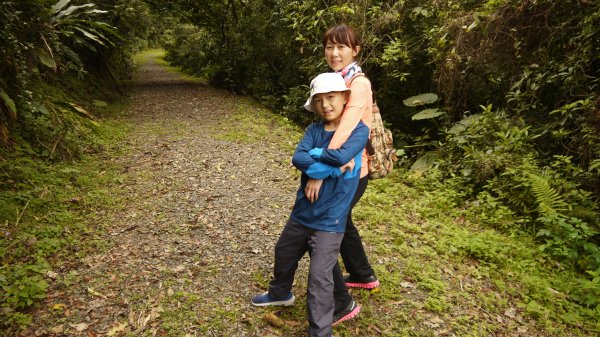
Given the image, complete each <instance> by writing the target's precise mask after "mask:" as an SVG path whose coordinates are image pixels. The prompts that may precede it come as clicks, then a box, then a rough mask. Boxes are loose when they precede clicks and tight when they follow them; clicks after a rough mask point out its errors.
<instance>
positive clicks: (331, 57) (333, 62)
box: [325, 42, 360, 71]
mask: <svg viewBox="0 0 600 337" xmlns="http://www.w3.org/2000/svg"><path fill="white" fill-rule="evenodd" d="M359 50H360V47H359V46H356V47H354V48H351V47H350V46H348V45H345V44H343V43H335V42H327V44H326V45H325V59H326V60H327V64H328V65H329V67H330V68H331V69H332V70H333V71H340V70H342V69H344V68H345V67H346V66H347V65H349V64H350V63H352V62H354V58H355V57H356V55H358V52H359Z"/></svg>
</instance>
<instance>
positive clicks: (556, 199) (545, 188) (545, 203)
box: [527, 173, 569, 215]
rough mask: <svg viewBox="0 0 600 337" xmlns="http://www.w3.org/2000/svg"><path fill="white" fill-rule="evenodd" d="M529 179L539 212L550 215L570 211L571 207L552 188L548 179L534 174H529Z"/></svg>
mask: <svg viewBox="0 0 600 337" xmlns="http://www.w3.org/2000/svg"><path fill="white" fill-rule="evenodd" d="M527 177H528V178H529V183H530V184H531V190H532V191H533V194H534V196H535V201H536V204H537V206H538V210H539V212H540V213H541V214H543V215H550V214H555V213H564V212H566V211H568V209H569V205H568V204H567V203H566V202H565V201H564V199H563V197H562V196H561V195H560V194H559V193H558V191H557V190H556V189H555V188H554V187H552V186H550V184H549V183H548V178H547V177H545V176H539V175H536V174H533V173H529V174H528V175H527Z"/></svg>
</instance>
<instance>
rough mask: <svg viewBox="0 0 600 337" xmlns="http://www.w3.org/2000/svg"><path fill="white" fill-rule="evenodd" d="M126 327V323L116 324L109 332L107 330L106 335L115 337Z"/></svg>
mask: <svg viewBox="0 0 600 337" xmlns="http://www.w3.org/2000/svg"><path fill="white" fill-rule="evenodd" d="M126 327H127V322H123V323H118V324H117V325H115V326H113V327H112V328H111V329H110V330H108V333H107V334H106V335H107V336H108V337H112V336H117V334H119V333H121V332H123V331H124V330H125V328H126Z"/></svg>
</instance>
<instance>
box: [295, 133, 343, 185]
mask: <svg viewBox="0 0 600 337" xmlns="http://www.w3.org/2000/svg"><path fill="white" fill-rule="evenodd" d="M316 132H318V130H317V125H316V124H311V125H310V126H309V127H308V128H306V131H305V132H304V136H303V137H302V139H301V140H300V142H299V143H298V146H296V151H295V152H294V156H293V157H292V164H294V166H296V168H297V169H299V170H300V171H302V172H304V173H306V174H307V175H308V176H309V177H310V178H313V179H325V178H327V177H338V176H340V175H341V173H342V171H341V170H340V169H339V168H338V167H333V166H330V165H327V164H324V163H319V162H318V161H316V160H315V159H313V158H312V157H311V156H310V154H309V151H310V150H312V148H313V147H314V146H315V134H316ZM340 166H341V165H340Z"/></svg>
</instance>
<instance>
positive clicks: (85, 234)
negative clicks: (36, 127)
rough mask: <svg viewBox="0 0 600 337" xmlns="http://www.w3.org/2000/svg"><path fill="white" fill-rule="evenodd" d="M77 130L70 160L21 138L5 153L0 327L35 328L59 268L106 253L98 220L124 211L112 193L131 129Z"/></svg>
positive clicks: (0, 186)
mask: <svg viewBox="0 0 600 337" xmlns="http://www.w3.org/2000/svg"><path fill="white" fill-rule="evenodd" d="M54 90H56V89H54ZM65 95H66V94H65ZM90 101H92V99H91V98H88V102H90ZM84 104H85V103H84ZM124 104H125V103H124V102H123V101H122V100H121V101H115V103H114V104H111V105H108V104H99V106H97V107H95V110H94V112H95V113H96V114H97V115H100V116H111V115H115V114H118V113H120V112H121V111H122V109H123V106H124ZM73 125H75V126H76V129H77V133H73V134H72V135H71V136H72V137H74V138H73V140H72V142H73V143H74V144H77V145H78V147H79V148H80V149H82V151H80V153H77V154H73V156H71V157H70V158H69V159H65V160H63V159H57V158H53V157H52V156H49V155H48V154H49V153H46V152H40V151H39V149H34V148H32V147H31V146H30V145H28V143H27V142H24V141H19V140H17V141H16V142H15V144H13V145H12V146H10V147H5V148H2V149H1V150H0V176H1V179H0V255H1V256H2V264H1V266H0V287H1V288H2V292H1V293H0V307H1V311H0V316H2V319H1V321H2V323H1V325H0V328H3V327H6V326H8V325H27V324H29V323H30V321H31V317H30V316H29V314H28V313H27V312H28V309H29V308H31V307H32V306H34V305H36V303H38V302H39V301H40V300H41V299H43V298H45V296H46V289H47V288H48V285H49V283H50V282H52V279H53V278H55V277H56V273H55V272H54V270H57V269H60V268H62V267H64V266H66V265H68V264H69V263H72V262H73V261H74V259H75V258H80V257H82V256H85V255H86V254H87V253H88V252H90V251H92V250H98V249H101V248H102V246H103V241H102V240H100V239H99V235H100V233H101V232H102V224H100V223H98V222H97V221H96V218H97V216H98V215H99V214H101V213H102V212H104V211H105V210H106V209H107V208H108V207H118V196H116V195H114V194H113V193H112V192H111V191H112V190H111V189H110V188H111V186H115V185H118V184H120V183H122V180H121V179H122V178H121V177H120V170H119V168H118V167H117V166H116V165H115V164H114V163H113V162H112V161H111V158H113V157H114V156H116V155H117V154H118V152H119V151H121V150H120V148H121V147H119V146H117V144H118V140H119V139H121V138H122V137H123V136H124V134H125V132H126V131H127V129H128V128H129V126H127V125H124V124H122V123H118V122H111V121H101V120H98V121H97V122H95V123H93V124H92V125H90V124H89V123H88V121H87V120H84V121H79V120H78V119H77V118H76V117H73Z"/></svg>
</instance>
